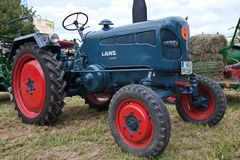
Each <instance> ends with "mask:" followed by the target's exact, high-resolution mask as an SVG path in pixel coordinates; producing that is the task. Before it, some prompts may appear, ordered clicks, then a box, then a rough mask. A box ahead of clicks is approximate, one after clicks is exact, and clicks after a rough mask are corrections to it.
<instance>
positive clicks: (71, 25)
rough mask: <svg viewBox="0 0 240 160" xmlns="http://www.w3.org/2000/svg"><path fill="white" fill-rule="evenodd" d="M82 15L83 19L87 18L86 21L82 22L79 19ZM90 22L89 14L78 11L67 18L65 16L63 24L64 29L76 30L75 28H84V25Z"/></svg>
mask: <svg viewBox="0 0 240 160" xmlns="http://www.w3.org/2000/svg"><path fill="white" fill-rule="evenodd" d="M80 16H82V19H85V22H83V23H80V22H79V21H78V20H79V19H80V18H79V17H80ZM87 22H88V16H87V15H86V14H85V13H82V12H76V13H72V14H70V15H68V16H67V17H66V18H64V20H63V22H62V26H63V28H64V29H66V30H68V31H75V30H78V29H80V30H84V26H85V25H86V24H87Z"/></svg>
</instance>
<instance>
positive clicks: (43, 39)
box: [8, 33, 60, 62]
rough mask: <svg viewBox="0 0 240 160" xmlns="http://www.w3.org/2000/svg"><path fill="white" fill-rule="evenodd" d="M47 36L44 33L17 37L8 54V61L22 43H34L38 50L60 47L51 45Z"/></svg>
mask: <svg viewBox="0 0 240 160" xmlns="http://www.w3.org/2000/svg"><path fill="white" fill-rule="evenodd" d="M48 37H49V34H45V33H33V34H29V35H26V36H22V37H18V38H16V39H15V40H14V42H13V45H12V49H11V53H10V54H9V58H8V61H9V62H11V61H12V57H13V56H14V55H15V54H16V50H17V49H18V48H19V47H20V46H21V45H23V44H24V43H28V42H35V43H36V44H37V45H38V47H39V48H44V47H53V48H59V49H60V45H59V44H58V43H51V42H50V41H49V38H48Z"/></svg>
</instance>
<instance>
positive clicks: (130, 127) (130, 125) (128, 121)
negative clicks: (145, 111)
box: [126, 115, 139, 132]
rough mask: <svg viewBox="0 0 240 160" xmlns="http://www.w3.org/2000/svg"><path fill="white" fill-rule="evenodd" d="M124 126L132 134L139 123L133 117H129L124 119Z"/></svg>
mask: <svg viewBox="0 0 240 160" xmlns="http://www.w3.org/2000/svg"><path fill="white" fill-rule="evenodd" d="M126 125H127V128H128V130H130V131H132V132H137V130H138V127H139V122H138V120H137V118H136V117H135V116H132V115H129V116H127V118H126Z"/></svg>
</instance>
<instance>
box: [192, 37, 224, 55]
mask: <svg viewBox="0 0 240 160" xmlns="http://www.w3.org/2000/svg"><path fill="white" fill-rule="evenodd" d="M226 46H227V40H226V38H225V37H224V36H223V35H220V34H201V35H195V36H192V37H191V38H190V41H189V53H190V54H191V55H202V54H218V53H219V51H220V50H221V49H222V48H224V47H226Z"/></svg>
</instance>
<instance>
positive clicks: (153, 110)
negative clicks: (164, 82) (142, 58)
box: [109, 84, 171, 157]
mask: <svg viewBox="0 0 240 160" xmlns="http://www.w3.org/2000/svg"><path fill="white" fill-rule="evenodd" d="M126 98H133V99H136V100H139V101H141V102H142V103H143V104H144V105H145V107H146V108H147V109H148V112H149V114H150V115H151V118H152V122H153V127H154V133H153V138H152V140H151V142H150V144H149V145H148V146H147V147H146V148H136V147H132V146H130V145H128V144H127V143H125V142H124V140H123V139H122V138H121V136H120V135H119V133H118V130H117V127H116V123H115V119H116V111H117V108H118V105H119V104H120V103H121V102H122V101H123V100H124V99H126ZM109 123H110V129H111V132H112V135H113V137H114V139H115V141H116V143H117V144H118V145H119V146H120V147H121V148H122V149H123V150H124V151H127V152H130V153H133V154H136V155H138V156H143V157H153V156H157V155H159V154H161V153H162V152H163V151H164V150H165V149H166V147H167V145H168V142H169V138H170V136H171V121H170V117H169V113H168V110H167V108H166V106H165V104H164V103H163V101H162V100H161V99H160V98H159V96H158V95H157V94H156V93H155V92H154V91H153V90H152V89H151V88H147V87H144V86H142V85H136V84H133V85H128V86H125V87H123V88H121V89H120V90H119V91H117V92H116V94H115V95H114V96H113V98H112V100H111V102H110V105H109Z"/></svg>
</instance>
